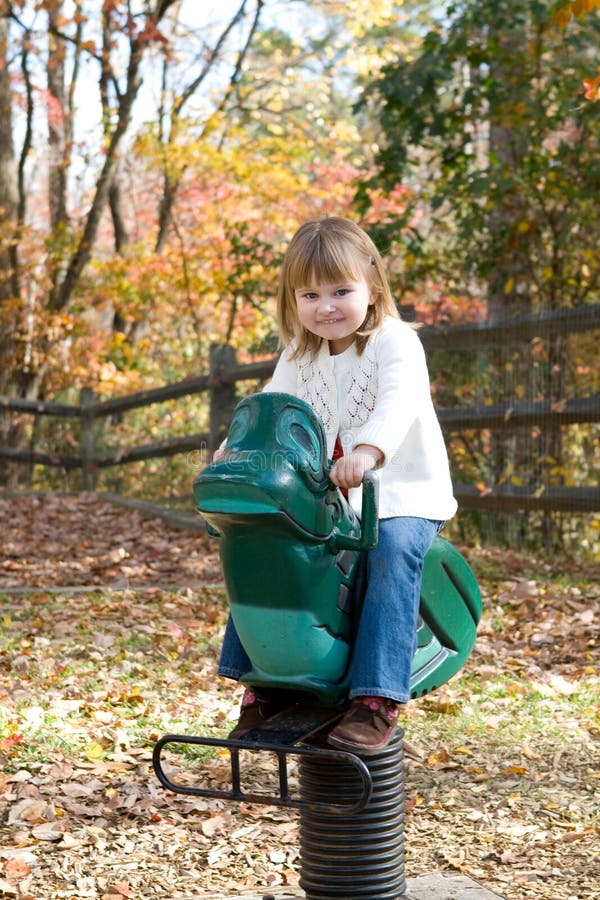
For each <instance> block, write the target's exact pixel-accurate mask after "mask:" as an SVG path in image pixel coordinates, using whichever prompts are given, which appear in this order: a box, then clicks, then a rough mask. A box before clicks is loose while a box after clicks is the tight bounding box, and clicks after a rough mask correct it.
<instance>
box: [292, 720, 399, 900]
mask: <svg viewBox="0 0 600 900" xmlns="http://www.w3.org/2000/svg"><path fill="white" fill-rule="evenodd" d="M402 736H403V735H402V731H401V730H400V729H397V731H396V733H395V735H394V737H393V738H392V740H391V741H390V743H389V744H388V746H387V747H386V748H385V749H384V750H382V751H381V753H379V754H377V755H376V756H361V757H360V758H361V759H362V761H363V762H364V763H365V765H366V766H367V768H368V769H369V772H370V774H371V778H372V781H373V794H372V797H371V799H370V801H369V803H368V804H367V806H366V807H365V809H364V810H363V811H362V812H360V813H357V814H356V815H354V816H343V815H336V814H334V813H323V812H320V811H316V810H314V809H310V808H303V809H301V811H300V887H301V888H302V889H303V890H304V891H305V893H306V897H307V900H335V898H338V900H339V898H344V900H353V898H360V897H363V898H364V897H368V898H369V900H396V898H399V897H401V896H402V894H404V892H405V890H406V881H405V877H404V810H405V796H404V754H403V744H402ZM357 755H358V754H357ZM299 781H300V797H301V798H302V800H304V801H307V802H311V801H317V800H319V801H327V800H329V801H331V802H334V803H348V805H350V804H351V803H352V802H353V801H356V800H357V798H358V797H359V796H360V791H361V786H360V784H359V779H358V776H357V774H356V771H355V769H354V768H353V767H352V766H350V765H348V764H347V763H345V762H344V761H342V760H335V759H326V758H318V757H301V759H300V762H299Z"/></svg>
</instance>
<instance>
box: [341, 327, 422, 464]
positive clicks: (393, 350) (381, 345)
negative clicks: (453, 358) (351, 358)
mask: <svg viewBox="0 0 600 900" xmlns="http://www.w3.org/2000/svg"><path fill="white" fill-rule="evenodd" d="M376 341H377V343H376V358H377V369H378V388H377V396H376V399H375V406H374V408H373V411H372V413H371V415H370V416H369V418H368V420H367V421H366V422H365V424H364V425H363V426H361V428H359V430H358V432H357V433H356V434H355V438H354V446H357V445H358V444H371V445H373V446H375V447H378V448H379V449H380V450H381V451H382V453H383V454H384V460H383V463H382V464H385V462H387V461H389V460H390V459H391V458H392V457H393V456H394V454H395V452H396V451H397V450H398V449H399V448H400V447H401V445H402V443H403V442H404V440H405V439H406V436H407V434H408V432H409V431H410V429H411V428H412V426H413V425H414V423H415V422H416V421H417V419H418V418H420V417H421V416H423V415H424V416H425V417H428V416H430V415H435V413H434V411H433V405H432V402H431V392H430V386H429V374H428V372H427V363H426V360H425V352H424V350H423V345H422V344H421V341H420V339H419V337H418V336H417V333H416V331H415V330H414V329H412V328H410V327H409V326H408V325H406V324H405V323H403V322H401V321H399V320H392V322H391V323H390V324H389V325H388V327H384V328H382V330H381V331H380V332H379V333H378V335H377V337H376Z"/></svg>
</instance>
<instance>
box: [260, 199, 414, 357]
mask: <svg viewBox="0 0 600 900" xmlns="http://www.w3.org/2000/svg"><path fill="white" fill-rule="evenodd" d="M361 278H364V279H365V281H366V282H367V285H368V287H369V291H370V293H371V297H372V298H373V300H374V302H373V303H372V304H370V305H369V308H368V310H367V315H366V317H365V320H364V322H363V323H362V325H361V327H360V329H359V330H358V331H357V332H356V335H357V337H356V348H357V350H358V352H359V353H362V352H363V350H364V348H365V346H366V344H367V341H368V339H369V335H371V334H373V332H375V331H377V329H378V328H380V327H381V325H382V324H383V320H384V318H385V316H395V317H396V318H398V310H397V309H396V304H395V303H394V298H393V297H392V292H391V290H390V286H389V283H388V279H387V275H386V273H385V268H384V265H383V261H382V259H381V256H380V255H379V252H378V250H377V248H376V246H375V244H374V243H373V241H372V240H371V238H370V237H369V235H368V234H367V233H366V232H365V231H363V229H362V228H361V227H360V226H359V225H357V224H356V223H355V222H352V221H351V220H350V219H343V218H341V217H340V216H325V217H323V218H319V219H311V220H310V221H308V222H305V223H304V225H301V226H300V228H299V229H298V231H297V232H296V233H295V235H294V236H293V238H292V240H291V241H290V243H289V246H288V249H287V252H286V254H285V257H284V260H283V265H282V267H281V275H280V279H279V291H278V296H277V322H278V325H279V336H280V340H281V343H282V344H283V346H284V347H287V346H288V344H290V343H291V342H292V341H295V343H296V347H295V349H294V353H293V357H298V356H301V355H302V354H303V353H305V352H306V351H307V350H310V351H312V352H313V353H316V352H317V351H318V350H319V347H320V346H321V342H322V340H323V339H322V338H320V337H318V335H316V334H313V333H312V332H310V331H308V330H307V329H306V328H304V326H303V325H301V324H300V320H299V318H298V310H297V305H296V295H295V293H294V292H295V291H296V290H297V289H298V288H302V287H309V286H310V285H315V284H335V283H337V282H340V281H348V280H350V281H358V280H360V279H361Z"/></svg>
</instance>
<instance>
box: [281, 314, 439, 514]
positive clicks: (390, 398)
mask: <svg viewBox="0 0 600 900" xmlns="http://www.w3.org/2000/svg"><path fill="white" fill-rule="evenodd" d="M290 355H291V352H290V351H288V350H286V351H284V352H283V354H282V355H281V357H280V359H279V361H278V363H277V366H276V368H275V372H274V373H273V379H272V381H271V382H270V383H269V384H268V385H267V386H266V388H265V390H267V391H281V392H283V393H286V394H293V395H294V396H296V397H300V399H301V400H304V401H306V402H307V403H309V404H310V406H312V408H313V409H314V411H315V412H316V413H317V415H318V416H319V417H320V418H321V420H322V422H323V425H324V426H325V432H326V434H327V450H328V453H329V455H330V456H332V455H333V448H334V445H335V440H336V437H337V435H338V434H339V435H340V439H341V441H342V446H343V448H344V453H349V452H350V451H351V450H352V449H353V448H354V447H356V446H357V445H358V444H371V445H373V446H375V447H378V448H379V449H380V450H381V451H382V453H383V454H384V460H383V463H382V465H381V467H380V468H379V470H378V474H379V480H380V492H379V517H380V518H381V519H387V518H390V517H392V516H420V517H422V518H426V519H442V520H446V519H450V518H451V517H452V516H453V515H454V513H455V512H456V500H455V499H454V496H453V494H452V483H451V480H450V472H449V468H448V457H447V454H446V448H445V445H444V439H443V437H442V432H441V429H440V426H439V422H438V420H437V416H436V414H435V411H434V408H433V403H432V400H431V392H430V386H429V375H428V372H427V364H426V361H425V353H424V351H423V346H422V344H421V341H420V340H419V337H418V335H417V332H416V331H415V330H414V329H413V328H411V327H410V326H409V325H407V324H406V323H405V322H402V321H401V320H400V319H395V318H393V317H392V316H389V317H386V319H385V321H384V323H383V325H382V327H381V328H380V329H379V331H377V332H376V333H375V334H373V335H371V337H370V338H369V340H368V342H367V345H366V347H365V349H364V351H363V353H362V355H360V356H359V355H358V353H357V352H356V348H355V346H354V345H352V346H351V347H349V348H348V349H347V350H346V351H344V353H340V354H339V355H338V356H331V355H330V353H329V346H328V343H327V341H323V343H322V345H321V348H320V350H319V353H318V354H317V355H316V356H313V355H312V354H311V353H305V354H304V355H303V356H301V357H300V358H299V359H296V360H292V359H290ZM350 502H351V503H352V506H353V507H354V508H355V509H356V511H357V512H358V513H360V503H361V489H360V488H356V489H352V490H350Z"/></svg>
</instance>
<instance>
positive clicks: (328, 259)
mask: <svg viewBox="0 0 600 900" xmlns="http://www.w3.org/2000/svg"><path fill="white" fill-rule="evenodd" d="M306 250H307V252H304V253H299V254H297V256H296V258H295V260H293V261H290V262H291V265H290V268H289V272H288V278H289V282H288V283H289V285H290V286H291V287H292V290H297V289H298V288H304V287H311V286H312V285H315V284H336V283H337V282H339V281H347V280H351V281H358V280H360V278H362V277H363V274H364V272H363V268H362V266H361V264H360V260H359V259H358V257H357V252H356V248H355V247H350V246H348V245H347V243H346V242H345V241H340V240H339V238H337V239H335V238H334V240H333V241H331V242H330V241H327V240H324V239H323V235H320V236H319V238H318V239H317V240H315V241H313V242H312V246H311V247H308V248H306Z"/></svg>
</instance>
